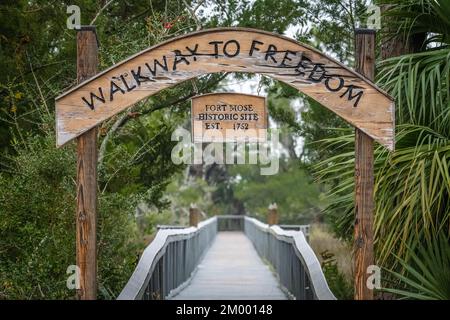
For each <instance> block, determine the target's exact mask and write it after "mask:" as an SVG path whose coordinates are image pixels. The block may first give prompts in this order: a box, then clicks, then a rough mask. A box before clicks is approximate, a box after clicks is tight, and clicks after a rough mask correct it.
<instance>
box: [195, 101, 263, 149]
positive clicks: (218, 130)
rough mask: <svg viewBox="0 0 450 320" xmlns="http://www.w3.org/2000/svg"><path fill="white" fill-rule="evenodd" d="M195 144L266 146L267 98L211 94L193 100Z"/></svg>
mask: <svg viewBox="0 0 450 320" xmlns="http://www.w3.org/2000/svg"><path fill="white" fill-rule="evenodd" d="M191 119H192V122H191V123H192V140H193V142H234V141H250V142H264V141H266V139H267V110H266V98H264V97H260V96H255V95H249V94H242V93H211V94H205V95H202V96H197V97H194V98H192V106H191Z"/></svg>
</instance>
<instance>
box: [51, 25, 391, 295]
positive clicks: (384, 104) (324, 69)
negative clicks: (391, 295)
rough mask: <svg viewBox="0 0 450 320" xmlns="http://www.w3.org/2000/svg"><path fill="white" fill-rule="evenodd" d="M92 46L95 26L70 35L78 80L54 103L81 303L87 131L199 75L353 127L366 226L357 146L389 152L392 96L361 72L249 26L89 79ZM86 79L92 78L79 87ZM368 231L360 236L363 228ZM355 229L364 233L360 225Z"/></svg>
mask: <svg viewBox="0 0 450 320" xmlns="http://www.w3.org/2000/svg"><path fill="white" fill-rule="evenodd" d="M373 38H374V37H373ZM367 39H369V40H368V41H366V40H367ZM370 39H371V38H370V37H369V38H364V37H362V38H361V41H362V42H361V43H360V47H361V48H362V51H361V53H362V54H363V55H364V52H370V51H374V42H373V41H371V40H370ZM96 46H97V42H96V36H95V29H93V28H92V27H87V28H86V27H85V28H82V30H80V31H79V33H78V69H79V74H78V79H79V82H81V83H80V84H79V85H78V86H76V87H74V88H73V89H71V90H69V91H67V92H65V93H64V94H62V95H60V96H59V97H57V98H56V130H57V146H62V145H64V144H66V143H67V142H69V141H71V140H73V139H75V138H77V137H80V139H79V140H78V167H77V170H78V179H77V183H78V185H77V193H78V194H77V196H78V198H77V264H78V262H79V264H81V265H79V266H80V269H81V270H80V273H81V274H80V276H81V287H82V288H81V290H82V292H81V297H82V298H93V297H95V278H96V272H95V261H94V262H92V260H93V259H94V260H95V226H96V225H95V219H96V215H95V214H96V157H97V152H96V142H95V141H96V135H95V134H93V133H92V130H90V129H92V128H95V127H96V126H97V125H99V124H100V123H102V122H103V121H105V120H107V119H109V118H110V117H112V116H114V115H116V114H117V113H119V112H121V111H123V110H125V109H127V108H128V107H130V106H132V105H133V104H135V103H136V102H138V101H140V100H142V99H144V98H146V97H148V96H151V95H153V94H155V93H157V92H159V91H161V90H163V89H166V88H170V87H173V86H175V85H177V84H179V83H180V82H183V81H186V80H188V79H192V78H195V77H199V76H201V75H204V74H208V73H217V72H245V73H258V74H262V75H265V76H268V77H271V78H274V79H276V80H279V81H282V82H284V83H286V84H289V85H291V86H292V87H294V88H296V89H298V90H299V91H301V92H302V93H304V94H306V95H308V96H309V97H311V98H313V99H314V100H316V101H318V102H319V103H321V104H322V105H324V106H325V107H327V108H328V109H330V110H331V111H333V112H334V113H336V114H337V115H339V116H340V117H342V118H343V119H344V120H346V121H347V122H349V123H350V124H352V125H353V126H354V127H356V128H357V133H358V132H359V133H361V134H357V141H359V140H358V139H362V140H361V141H362V143H361V142H360V143H358V142H357V149H358V150H359V151H358V153H359V156H358V157H357V158H356V170H355V173H356V174H355V177H356V179H355V182H356V200H357V205H356V208H357V210H362V214H357V217H358V218H357V219H356V222H358V219H360V217H362V219H368V218H367V217H369V220H367V221H369V222H370V215H371V214H372V211H373V195H372V192H373V190H372V186H373V176H372V177H371V176H370V170H373V169H371V168H373V150H372V144H371V142H370V143H369V144H365V143H364V141H367V139H369V140H368V141H371V139H373V140H375V141H378V142H379V143H380V144H381V145H383V146H385V147H386V148H388V149H389V150H393V148H394V127H395V126H394V114H395V112H394V102H393V99H392V98H391V97H390V96H389V95H387V94H386V93H385V92H383V91H382V90H380V89H379V88H378V87H377V86H375V85H374V84H373V83H372V82H371V81H370V80H369V79H367V78H365V77H364V76H363V75H361V74H359V73H357V72H355V71H354V70H352V69H350V68H348V67H346V66H344V65H343V64H341V63H340V62H338V61H336V60H334V59H332V58H330V57H328V56H326V55H325V54H323V53H321V52H319V51H318V50H316V49H314V48H311V47H309V46H307V45H305V44H302V43H299V42H297V41H295V40H292V39H290V38H287V37H284V36H280V35H277V34H274V33H269V32H265V31H261V30H255V29H243V28H218V29H209V30H202V31H198V32H193V33H190V34H187V35H183V36H180V37H176V38H173V39H170V40H168V41H165V42H163V43H161V44H158V45H156V46H153V47H151V48H148V49H146V50H144V51H142V52H140V53H138V54H136V55H134V56H132V57H130V58H128V59H126V60H124V61H122V62H120V63H118V64H116V65H114V66H112V67H111V68H109V69H107V70H105V71H103V72H101V73H99V74H96V75H95V76H92V75H93V74H95V71H96V67H93V65H94V64H95V65H96V63H97V58H96V54H97V51H96V48H97V47H96ZM94 52H95V57H94V56H93V53H94ZM361 59H362V60H368V59H369V60H370V59H372V61H371V63H372V65H373V59H374V55H373V54H369V55H367V56H363V57H360V61H361ZM360 69H361V70H362V69H364V67H363V68H360ZM80 70H81V74H80ZM83 70H84V72H83ZM369 73H370V72H369ZM366 75H367V76H368V77H371V76H372V75H368V74H367V73H366ZM89 76H92V77H91V78H89V79H88V80H86V81H84V82H83V80H84V79H85V78H88V77H89ZM83 136H84V137H85V139H83ZM364 139H366V140H364ZM367 154H368V157H366V155H367ZM371 155H372V157H371ZM361 207H363V208H361ZM370 223H371V222H370ZM369 227H370V228H369V229H370V230H368V231H367V232H368V233H370V232H371V225H370V226H369ZM360 231H361V232H362V233H365V232H366V230H365V229H364V228H362V229H361V230H360ZM89 235H91V237H90V236H89ZM364 236H365V235H362V236H361V239H363V238H364ZM361 239H360V238H358V239H357V241H356V242H357V243H358V241H360V240H361ZM92 242H94V244H92ZM360 244H361V243H359V244H358V246H359V247H358V249H357V250H359V251H358V252H360V254H359V256H357V257H356V259H359V258H360V259H362V264H361V265H362V266H364V267H366V266H367V264H368V263H369V262H370V261H371V260H373V258H371V256H370V257H369V258H367V257H366V256H364V255H365V254H366V250H368V249H370V250H371V246H372V242H371V240H370V241H369V243H367V244H365V245H363V246H360ZM357 254H358V253H357ZM361 270H363V269H361ZM366 278H367V276H364V274H362V275H361V274H360V275H359V278H358V279H357V281H356V282H357V291H358V290H361V292H362V293H360V298H365V297H366V298H367V296H364V295H365V294H364V292H365V291H367V290H365V289H364V288H363V287H364V286H365V284H366V283H365V281H366ZM92 287H94V288H92ZM358 288H359V289H358Z"/></svg>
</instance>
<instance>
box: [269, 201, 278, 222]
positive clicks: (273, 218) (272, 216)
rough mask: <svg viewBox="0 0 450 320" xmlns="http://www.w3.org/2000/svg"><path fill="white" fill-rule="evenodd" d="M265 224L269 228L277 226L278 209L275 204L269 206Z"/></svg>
mask: <svg viewBox="0 0 450 320" xmlns="http://www.w3.org/2000/svg"><path fill="white" fill-rule="evenodd" d="M267 224H268V225H269V226H273V225H275V224H278V207H277V204H276V203H273V204H271V205H269V212H268V214H267Z"/></svg>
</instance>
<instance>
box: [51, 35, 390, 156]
mask: <svg viewBox="0 0 450 320" xmlns="http://www.w3.org/2000/svg"><path fill="white" fill-rule="evenodd" d="M214 72H248V73H259V74H263V75H265V76H268V77H271V78H274V79H276V80H279V81H282V82H285V83H287V84H289V85H291V86H293V87H295V88H296V89H298V90H299V91H301V92H303V93H304V94H306V95H308V96H310V97H311V98H313V99H315V100H317V101H318V102H320V103H321V104H322V105H324V106H325V107H327V108H329V109H330V110H332V111H333V112H335V113H336V114H337V115H339V116H340V117H342V118H343V119H345V120H346V121H348V122H349V123H350V124H352V125H353V126H355V127H357V128H358V129H360V130H361V131H363V132H364V133H366V134H367V135H369V136H370V137H372V138H373V139H374V140H376V141H378V142H379V143H380V144H382V145H384V146H385V147H387V148H388V149H389V150H392V149H393V148H394V102H393V100H392V98H391V97H390V96H388V95H387V94H386V93H384V92H383V91H381V90H380V89H379V88H377V87H376V86H375V85H374V84H373V83H372V82H371V81H369V80H367V79H366V78H364V77H363V76H361V75H359V74H358V73H356V72H355V71H353V70H351V69H349V68H347V67H345V66H344V65H342V64H341V63H339V62H337V61H335V60H334V59H331V58H329V57H327V56H325V55H324V54H323V53H321V52H319V51H317V50H315V49H313V48H310V47H308V46H306V45H304V44H301V43H298V42H296V41H294V40H292V39H289V38H286V37H283V36H280V35H277V34H273V33H269V32H264V31H260V30H253V29H242V28H220V29H210V30H204V31H199V32H194V33H191V34H187V35H184V36H181V37H177V38H174V39H171V40H169V41H166V42H163V43H161V44H158V45H156V46H154V47H151V48H149V49H146V50H144V51H142V52H140V53H138V54H136V55H134V56H132V57H130V58H129V59H127V60H125V61H123V62H121V63H119V64H117V65H115V66H113V67H111V68H109V69H107V70H105V71H104V72H102V73H99V74H97V75H96V76H95V77H92V78H91V79H89V80H87V81H85V82H83V83H81V84H80V85H78V86H77V87H75V88H73V89H72V90H69V91H68V92H66V93H64V94H62V95H61V96H59V97H57V98H56V121H57V126H56V127H57V145H58V146H62V145H63V144H65V143H67V142H68V141H70V140H72V139H74V138H76V137H77V136H79V135H81V134H82V133H84V132H86V131H87V130H89V129H90V128H93V127H95V126H96V125H98V124H99V123H101V122H103V121H105V120H106V119H108V118H110V117H112V116H113V115H115V114H117V113H119V112H121V111H123V110H125V109H126V108H128V107H129V106H131V105H133V104H135V103H136V102H138V101H140V100H142V99H144V98H145V97H148V96H150V95H153V94H155V93H157V92H159V91H160V90H162V89H165V88H169V87H172V86H174V85H176V84H177V83H180V82H182V81H185V80H188V79H191V78H194V77H198V76H201V75H204V74H208V73H214Z"/></svg>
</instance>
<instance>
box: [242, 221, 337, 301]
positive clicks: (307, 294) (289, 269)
mask: <svg viewBox="0 0 450 320" xmlns="http://www.w3.org/2000/svg"><path fill="white" fill-rule="evenodd" d="M245 233H246V235H247V236H248V237H249V238H250V240H251V241H252V242H253V245H254V246H255V248H256V250H257V251H258V253H259V255H260V256H261V257H263V258H265V259H266V260H268V261H269V262H270V264H271V265H272V266H273V267H274V269H275V270H276V273H277V274H278V277H279V279H280V282H281V284H282V286H284V289H285V290H287V291H288V292H289V293H290V294H291V295H293V296H294V297H295V298H296V299H304V300H305V299H317V300H336V297H335V296H334V295H333V293H332V292H331V290H330V288H329V287H328V284H327V282H326V279H325V276H324V274H323V272H322V268H321V266H320V263H319V260H317V257H316V255H315V254H314V251H313V250H312V249H311V247H310V246H309V244H308V242H307V241H306V239H305V236H304V234H303V232H302V231H287V230H283V229H281V228H280V227H279V226H276V225H275V226H269V225H267V224H264V223H262V222H261V221H258V220H257V219H255V218H250V217H245ZM274 240H276V241H274ZM292 252H293V253H294V254H295V256H296V257H297V258H298V259H292V258H291V257H290V256H291V255H292V254H291V253H292ZM295 260H297V261H295ZM298 262H300V263H298Z"/></svg>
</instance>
